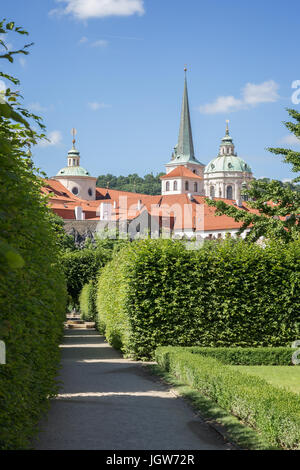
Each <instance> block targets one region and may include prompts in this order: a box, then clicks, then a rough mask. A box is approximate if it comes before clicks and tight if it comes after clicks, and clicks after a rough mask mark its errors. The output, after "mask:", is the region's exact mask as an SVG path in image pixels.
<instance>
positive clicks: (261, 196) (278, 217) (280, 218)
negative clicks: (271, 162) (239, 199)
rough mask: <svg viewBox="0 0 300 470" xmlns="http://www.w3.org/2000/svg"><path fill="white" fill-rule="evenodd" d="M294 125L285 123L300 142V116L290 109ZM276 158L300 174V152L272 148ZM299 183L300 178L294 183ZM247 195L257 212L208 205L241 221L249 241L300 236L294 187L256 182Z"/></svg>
mask: <svg viewBox="0 0 300 470" xmlns="http://www.w3.org/2000/svg"><path fill="white" fill-rule="evenodd" d="M287 111H288V113H289V115H290V116H291V117H292V118H293V119H294V121H295V122H290V121H288V122H285V123H284V124H285V126H286V127H287V129H288V130H289V131H290V132H292V133H293V134H294V135H295V137H296V138H298V139H300V113H299V112H298V111H296V110H294V109H287ZM268 150H269V151H270V152H271V153H273V154H274V155H279V156H282V157H283V158H284V160H283V161H284V162H285V163H288V164H290V165H291V166H292V171H293V172H294V173H298V172H299V171H300V153H299V152H296V151H293V150H290V149H285V148H269V149H268ZM299 181H300V175H299V176H297V177H296V178H295V179H294V180H293V181H292V183H297V182H299ZM245 194H247V195H248V198H249V202H248V203H247V205H248V206H249V207H250V208H253V209H256V213H251V212H249V211H247V210H243V209H238V208H236V207H234V206H230V205H228V204H226V203H225V202H224V201H214V200H212V201H211V200H208V199H207V203H208V204H209V205H211V206H214V207H216V208H217V211H216V213H217V215H222V214H226V215H228V216H229V217H232V218H234V220H235V221H236V222H242V226H241V228H240V230H239V233H240V234H242V233H243V232H244V231H245V230H249V229H250V231H249V233H248V234H247V237H246V239H248V240H249V241H256V240H258V239H259V238H260V237H262V236H263V237H266V238H269V239H272V238H275V239H277V240H282V241H283V242H289V241H291V240H293V239H295V238H297V237H299V232H300V223H299V217H300V192H299V191H297V190H295V189H294V186H293V185H292V186H290V185H282V183H281V182H280V181H274V180H273V181H266V180H254V181H252V182H251V184H250V187H249V189H247V190H246V191H245Z"/></svg>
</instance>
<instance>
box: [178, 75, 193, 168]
mask: <svg viewBox="0 0 300 470" xmlns="http://www.w3.org/2000/svg"><path fill="white" fill-rule="evenodd" d="M184 72H185V77H184V91H183V99H182V109H181V119H180V129H179V137H178V145H177V148H176V153H177V156H179V157H181V156H185V157H188V159H189V160H190V159H191V160H194V159H195V152H194V144H193V136H192V126H191V117H190V108H189V97H188V90H187V80H186V72H187V68H186V67H185V69H184Z"/></svg>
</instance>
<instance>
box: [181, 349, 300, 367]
mask: <svg viewBox="0 0 300 470" xmlns="http://www.w3.org/2000/svg"><path fill="white" fill-rule="evenodd" d="M186 350H187V351H189V352H191V353H192V354H201V356H209V357H214V358H215V359H218V361H220V362H222V363H223V364H233V365H237V366H238V365H245V366H248V365H249V366H260V365H264V366H268V365H269V366H291V365H292V354H293V352H294V351H295V350H296V349H292V348H259V347H258V348H201V347H191V348H186Z"/></svg>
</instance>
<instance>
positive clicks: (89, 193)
mask: <svg viewBox="0 0 300 470" xmlns="http://www.w3.org/2000/svg"><path fill="white" fill-rule="evenodd" d="M88 195H89V196H92V195H93V190H92V189H91V188H89V189H88Z"/></svg>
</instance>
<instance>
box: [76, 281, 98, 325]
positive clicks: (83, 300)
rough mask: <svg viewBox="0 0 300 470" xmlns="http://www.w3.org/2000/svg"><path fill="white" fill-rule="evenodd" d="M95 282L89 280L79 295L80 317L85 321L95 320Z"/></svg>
mask: <svg viewBox="0 0 300 470" xmlns="http://www.w3.org/2000/svg"><path fill="white" fill-rule="evenodd" d="M96 294H97V286H96V283H95V282H94V281H93V280H91V281H90V282H88V283H87V284H85V285H84V286H83V288H82V290H81V293H80V296H79V305H80V313H81V318H82V319H83V320H85V321H91V322H93V321H95V320H96V313H97V312H96Z"/></svg>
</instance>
